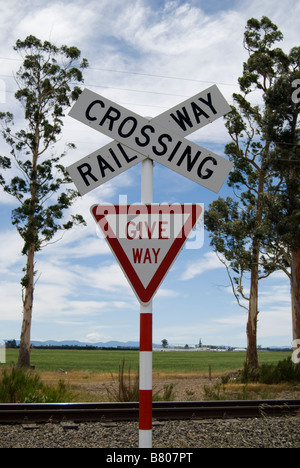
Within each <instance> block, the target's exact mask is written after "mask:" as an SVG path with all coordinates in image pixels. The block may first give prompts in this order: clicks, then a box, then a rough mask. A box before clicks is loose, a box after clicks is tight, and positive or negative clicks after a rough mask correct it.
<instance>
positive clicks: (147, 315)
mask: <svg viewBox="0 0 300 468" xmlns="http://www.w3.org/2000/svg"><path fill="white" fill-rule="evenodd" d="M141 202H142V203H145V204H151V203H152V202H153V161H152V160H151V159H145V160H144V161H142V180H141ZM152 329H153V324H152V301H151V302H149V304H146V305H143V304H141V309H140V382H139V385H140V386H139V395H140V401H139V448H152V342H153V341H152Z"/></svg>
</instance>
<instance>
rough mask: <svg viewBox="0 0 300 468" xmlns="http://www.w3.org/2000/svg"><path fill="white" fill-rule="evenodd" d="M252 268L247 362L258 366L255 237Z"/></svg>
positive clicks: (257, 259) (257, 253)
mask: <svg viewBox="0 0 300 468" xmlns="http://www.w3.org/2000/svg"><path fill="white" fill-rule="evenodd" d="M252 259H253V260H252V262H253V263H252V269H251V286H250V300H249V309H248V322H247V355H246V361H247V363H248V364H249V365H250V366H251V367H254V368H257V367H258V355H257V316H258V261H259V245H258V241H257V240H256V239H255V240H254V241H253V256H252Z"/></svg>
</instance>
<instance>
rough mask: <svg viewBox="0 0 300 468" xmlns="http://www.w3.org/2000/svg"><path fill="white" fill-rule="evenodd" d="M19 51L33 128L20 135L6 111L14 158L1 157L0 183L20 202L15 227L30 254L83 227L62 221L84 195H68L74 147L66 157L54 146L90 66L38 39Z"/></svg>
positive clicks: (22, 95)
mask: <svg viewBox="0 0 300 468" xmlns="http://www.w3.org/2000/svg"><path fill="white" fill-rule="evenodd" d="M14 50H16V51H17V52H18V53H19V54H20V55H21V56H22V57H23V65H22V67H21V68H20V70H19V71H18V72H17V74H16V81H17V84H18V88H19V89H18V91H17V92H16V94H15V97H16V99H17V100H18V101H19V102H20V104H21V106H22V107H23V109H24V118H25V121H26V123H27V126H26V127H25V128H23V129H21V130H19V131H17V132H15V133H14V132H13V129H14V118H13V115H12V114H11V113H9V112H6V113H4V112H2V113H0V123H1V125H2V136H3V138H4V140H5V141H6V143H7V144H8V146H9V147H10V154H11V156H9V157H8V156H1V157H0V169H1V170H2V171H1V174H0V185H1V186H2V188H3V189H4V191H5V192H7V193H8V194H10V195H11V196H13V197H14V198H15V199H16V201H17V202H18V204H19V206H18V207H17V208H16V209H14V210H13V213H12V223H13V224H14V225H15V226H16V228H17V229H18V232H19V234H20V235H21V237H22V239H23V240H24V248H23V254H27V253H28V250H29V248H30V246H31V245H34V246H35V251H38V250H40V248H41V247H42V246H43V245H44V244H45V243H47V242H49V241H50V240H51V239H52V237H53V236H54V235H55V234H56V232H57V231H58V230H64V229H70V228H71V227H72V226H73V225H74V224H77V223H83V219H82V217H78V216H77V217H76V216H75V217H74V216H73V217H71V218H70V220H69V221H68V222H66V223H61V219H62V218H63V213H64V211H65V210H67V209H68V208H70V206H71V205H72V203H73V202H74V200H75V199H76V197H77V196H78V194H77V192H76V191H75V190H71V189H67V190H65V191H62V187H63V186H64V185H65V184H67V183H70V182H71V179H70V177H69V175H68V174H67V172H66V169H65V168H64V166H63V165H62V164H61V163H60V160H61V158H63V157H64V156H65V155H66V153H67V151H68V150H69V149H72V148H74V145H73V144H68V145H67V147H66V150H65V151H64V153H62V154H60V155H55V154H54V151H53V145H54V144H55V143H56V142H57V140H58V138H59V136H60V134H61V131H62V127H63V117H64V112H65V110H66V109H67V108H68V107H69V106H70V105H71V103H72V101H74V100H75V99H77V98H78V96H79V94H80V92H81V90H80V88H79V87H77V86H76V83H77V82H78V83H80V82H82V81H83V75H82V71H83V70H84V69H85V68H86V67H87V66H88V64H87V61H86V59H83V60H82V61H81V62H80V51H79V50H78V49H77V48H76V47H67V46H62V47H57V46H55V45H53V44H51V43H50V42H48V41H45V42H42V41H40V40H39V39H37V38H36V37H34V36H28V37H27V38H26V39H25V40H24V41H21V40H18V41H17V42H16V46H15V47H14ZM12 162H13V163H14V165H15V166H16V167H17V168H18V169H19V174H13V175H12V177H11V179H9V178H8V179H7V180H6V179H5V177H4V174H3V171H5V170H8V169H10V168H11V167H12ZM54 196H56V200H55V201H54V202H52V203H51V201H50V200H53V198H54Z"/></svg>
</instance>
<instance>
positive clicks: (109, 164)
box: [67, 85, 233, 195]
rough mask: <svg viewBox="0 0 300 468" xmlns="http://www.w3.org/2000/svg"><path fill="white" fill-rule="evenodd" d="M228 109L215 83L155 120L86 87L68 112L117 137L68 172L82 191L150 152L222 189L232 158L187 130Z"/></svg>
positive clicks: (164, 162) (181, 171) (201, 181)
mask: <svg viewBox="0 0 300 468" xmlns="http://www.w3.org/2000/svg"><path fill="white" fill-rule="evenodd" d="M230 111H231V108H230V106H229V104H228V103H227V101H226V100H225V98H224V97H223V95H222V94H221V92H220V91H219V89H218V87H217V86H216V85H214V86H211V87H210V88H208V89H206V90H204V91H202V92H201V93H199V94H197V95H196V96H193V97H192V98H190V99H188V100H186V101H184V102H182V103H181V104H178V105H177V106H175V107H173V108H172V109H170V110H168V111H167V112H164V113H163V114H160V115H159V116H157V117H155V118H153V119H151V120H149V119H147V118H145V117H141V116H140V115H138V114H135V113H134V112H132V111H130V110H128V109H126V108H124V107H122V106H119V105H118V104H116V103H114V102H112V101H110V100H109V99H106V98H105V97H103V96H100V95H98V94H96V93H94V92H92V91H90V90H88V89H85V90H84V91H83V92H82V94H81V95H80V96H79V99H78V100H77V101H76V103H75V104H74V106H73V108H72V109H71V111H70V114H69V115H70V116H71V117H73V118H74V119H76V120H79V121H80V122H82V123H84V124H86V125H88V126H89V127H91V128H93V129H95V130H97V131H98V132H100V133H103V134H105V135H107V136H109V137H111V138H112V139H113V140H114V141H113V142H111V143H109V144H108V145H106V146H104V147H102V148H100V149H99V150H97V151H94V152H93V153H91V154H90V155H88V156H86V157H85V158H83V159H81V160H79V161H77V162H76V163H74V164H72V165H71V166H69V167H68V168H67V169H68V172H69V174H70V176H71V178H72V180H73V182H74V184H75V185H76V187H77V189H78V191H79V193H80V194H81V195H84V194H86V193H88V192H90V191H91V190H93V189H95V188H96V187H98V186H100V185H102V184H103V183H105V182H107V181H108V180H110V179H112V178H113V177H115V176H117V175H118V174H120V173H122V172H124V171H125V170H127V169H129V168H130V167H132V166H134V165H135V164H138V163H139V162H141V161H143V160H144V159H145V158H147V157H148V158H150V159H152V160H153V161H156V162H158V163H160V164H162V165H164V166H166V167H168V168H170V169H172V170H173V171H175V172H178V173H179V174H181V175H183V176H185V177H187V178H189V179H191V180H193V181H194V182H196V183H198V184H200V185H202V186H204V187H206V188H207V189H209V190H212V191H213V192H216V193H218V192H219V190H220V188H221V187H222V185H223V183H224V182H225V180H226V178H227V176H228V174H229V172H230V171H231V169H232V166H233V164H232V163H231V162H230V161H228V160H227V159H225V158H223V157H221V156H218V155H217V154H215V153H213V152H212V151H209V150H207V149H205V148H203V147H201V146H199V145H197V144H195V143H193V142H191V141H189V140H187V139H186V138H185V136H187V135H190V134H191V133H193V132H195V131H196V130H198V129H200V128H202V127H204V126H205V125H207V124H209V123H211V122H213V121H214V120H216V119H218V118H219V117H222V116H223V115H225V114H227V113H228V112H230Z"/></svg>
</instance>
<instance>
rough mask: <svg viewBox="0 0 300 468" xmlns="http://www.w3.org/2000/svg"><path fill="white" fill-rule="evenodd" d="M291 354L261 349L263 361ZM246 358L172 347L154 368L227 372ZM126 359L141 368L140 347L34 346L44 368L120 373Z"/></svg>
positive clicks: (9, 356)
mask: <svg viewBox="0 0 300 468" xmlns="http://www.w3.org/2000/svg"><path fill="white" fill-rule="evenodd" d="M289 356H291V352H265V351H262V352H259V362H260V364H262V363H276V362H278V361H280V360H282V359H285V358H287V357H289ZM17 358H18V350H14V349H8V350H7V351H6V363H7V365H9V364H12V363H16V362H17ZM245 358H246V354H245V352H210V351H207V352H178V351H168V352H160V351H156V352H154V353H153V372H155V373H162V374H164V373H167V374H177V373H178V374H207V373H208V368H209V366H211V370H212V373H213V374H215V373H225V372H229V371H234V370H237V369H241V368H242V367H243V365H244V362H245ZM123 359H125V367H126V369H128V368H129V367H130V368H131V370H132V372H134V371H136V370H137V369H138V362H139V352H138V351H121V350H116V351H106V350H76V349H75V350H64V349H33V350H32V352H31V363H32V364H33V365H35V368H36V370H38V371H43V372H45V371H46V372H47V371H48V372H49V371H50V372H51V371H58V370H59V369H63V370H65V371H67V372H70V371H72V370H75V371H89V372H95V373H105V374H107V373H108V374H110V373H111V374H116V373H118V370H119V365H120V364H121V363H122V360H123Z"/></svg>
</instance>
